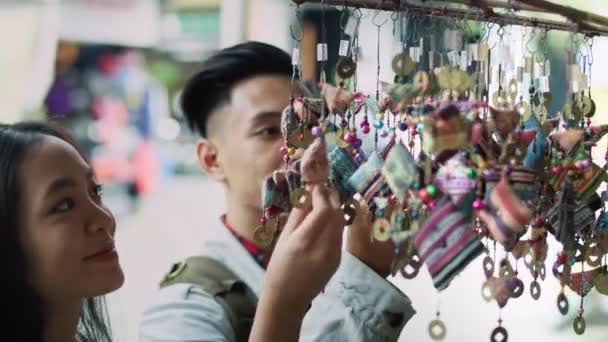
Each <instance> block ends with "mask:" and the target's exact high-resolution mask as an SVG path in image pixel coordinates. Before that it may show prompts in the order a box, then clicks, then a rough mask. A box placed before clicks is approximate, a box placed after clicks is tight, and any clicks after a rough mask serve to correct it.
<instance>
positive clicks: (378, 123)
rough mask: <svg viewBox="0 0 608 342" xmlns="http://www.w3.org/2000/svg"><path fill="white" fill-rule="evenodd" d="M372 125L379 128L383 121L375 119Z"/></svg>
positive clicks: (382, 125)
mask: <svg viewBox="0 0 608 342" xmlns="http://www.w3.org/2000/svg"><path fill="white" fill-rule="evenodd" d="M374 127H376V128H377V129H381V128H382V127H384V122H382V120H376V121H374Z"/></svg>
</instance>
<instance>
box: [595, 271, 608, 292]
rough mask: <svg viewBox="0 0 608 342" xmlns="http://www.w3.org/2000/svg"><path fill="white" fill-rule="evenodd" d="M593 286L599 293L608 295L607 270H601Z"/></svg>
mask: <svg viewBox="0 0 608 342" xmlns="http://www.w3.org/2000/svg"><path fill="white" fill-rule="evenodd" d="M593 285H594V286H595V289H596V290H597V292H599V293H600V294H603V295H608V272H607V271H606V269H603V270H601V271H600V272H599V273H598V274H597V275H596V276H595V277H594V278H593Z"/></svg>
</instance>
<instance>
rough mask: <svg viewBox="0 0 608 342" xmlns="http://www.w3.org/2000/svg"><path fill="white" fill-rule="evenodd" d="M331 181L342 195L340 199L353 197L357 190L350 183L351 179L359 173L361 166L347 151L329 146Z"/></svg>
mask: <svg viewBox="0 0 608 342" xmlns="http://www.w3.org/2000/svg"><path fill="white" fill-rule="evenodd" d="M328 149H329V152H328V156H327V158H328V159H329V172H330V179H331V180H332V181H333V184H334V185H335V186H336V187H337V189H338V192H339V193H340V199H342V200H344V199H346V198H350V197H352V195H354V193H355V189H354V188H353V187H352V186H351V184H350V183H349V181H348V180H349V178H350V177H352V175H353V174H354V173H355V172H356V171H357V168H358V167H359V164H358V163H357V162H356V161H355V160H354V159H353V158H352V153H349V152H348V150H347V149H344V148H340V147H337V146H333V145H330V146H328Z"/></svg>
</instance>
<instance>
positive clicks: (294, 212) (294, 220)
mask: <svg viewBox="0 0 608 342" xmlns="http://www.w3.org/2000/svg"><path fill="white" fill-rule="evenodd" d="M308 213H309V210H308V209H300V208H295V207H294V208H293V209H291V213H289V217H288V218H287V223H285V227H284V228H283V233H287V234H291V233H292V232H293V231H294V230H296V229H297V228H298V227H299V226H300V225H301V224H302V221H304V219H305V218H306V215H308Z"/></svg>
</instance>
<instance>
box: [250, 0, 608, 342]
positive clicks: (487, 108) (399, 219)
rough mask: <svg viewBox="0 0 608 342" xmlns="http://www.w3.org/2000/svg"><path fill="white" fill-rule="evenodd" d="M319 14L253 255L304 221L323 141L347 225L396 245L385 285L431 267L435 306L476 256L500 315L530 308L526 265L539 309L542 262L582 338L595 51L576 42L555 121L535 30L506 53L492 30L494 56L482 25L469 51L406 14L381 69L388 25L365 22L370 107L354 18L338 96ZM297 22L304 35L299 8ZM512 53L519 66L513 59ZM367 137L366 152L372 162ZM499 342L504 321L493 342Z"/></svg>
mask: <svg viewBox="0 0 608 342" xmlns="http://www.w3.org/2000/svg"><path fill="white" fill-rule="evenodd" d="M322 5H323V6H322V26H323V27H322V32H321V42H320V43H319V44H318V46H317V61H318V63H319V66H320V68H321V78H320V79H321V82H320V83H319V84H318V85H316V86H309V85H306V84H304V83H301V82H300V81H299V75H301V71H302V64H301V59H300V42H301V38H302V36H301V33H299V34H298V33H296V32H293V30H292V32H291V33H292V37H293V38H294V42H295V48H294V50H293V54H292V56H293V63H292V64H293V83H294V87H293V88H294V94H293V96H292V99H291V102H290V105H289V106H288V107H287V108H285V110H284V111H283V117H282V133H283V136H284V138H285V144H284V146H283V147H282V148H281V151H279V153H281V154H282V155H283V156H284V159H285V167H284V168H283V169H281V170H277V171H276V172H275V173H274V174H273V175H272V176H271V177H268V179H267V180H266V181H265V183H264V187H263V198H262V200H263V204H264V212H263V213H262V216H261V225H260V226H259V227H258V228H257V230H256V234H255V237H256V240H257V242H258V243H260V244H262V245H270V244H272V243H274V241H275V240H276V237H277V235H278V234H277V233H278V231H279V228H280V223H279V222H280V220H279V219H278V218H279V217H280V216H281V214H286V213H288V212H289V211H290V210H291V209H292V208H294V207H297V208H307V207H310V206H311V195H310V193H309V191H308V190H307V185H308V184H310V183H311V182H313V181H315V179H317V178H319V177H317V176H318V163H317V165H316V166H317V167H313V166H311V165H315V164H314V163H315V152H314V151H313V152H310V153H308V154H304V157H302V158H300V157H299V156H298V151H301V150H305V149H306V148H307V147H309V145H311V143H312V142H313V141H314V140H315V138H316V137H323V138H324V139H323V140H324V142H325V143H326V145H327V159H325V158H321V159H322V160H323V161H326V162H327V164H328V169H329V172H328V175H327V177H321V178H323V179H328V182H329V183H330V184H331V186H334V187H336V188H337V189H338V191H339V193H340V197H341V200H342V203H343V206H342V209H343V211H344V215H345V219H346V222H347V225H350V224H352V223H353V222H354V220H355V218H356V217H357V215H364V217H369V219H370V221H369V227H370V238H371V239H372V240H376V241H380V242H384V241H389V240H391V241H392V242H393V243H394V245H395V257H394V261H393V266H392V273H393V275H395V274H397V273H400V274H401V275H402V276H403V277H405V278H407V279H413V278H414V277H416V276H417V275H418V273H419V272H420V271H421V269H422V268H423V265H426V268H427V270H428V272H429V273H430V275H431V277H432V281H433V285H434V287H435V288H436V290H437V292H438V293H440V292H441V291H443V290H444V289H446V288H447V287H448V286H449V285H450V283H451V281H452V280H453V279H454V278H455V277H456V276H457V275H458V274H459V273H460V272H461V271H462V270H463V269H465V268H466V267H467V266H468V265H469V264H470V263H471V262H472V261H473V260H475V259H476V258H478V257H480V256H483V263H482V265H483V270H482V271H483V274H484V276H485V281H484V282H483V285H482V287H481V296H482V298H483V299H484V300H485V301H488V302H490V301H496V303H497V304H498V307H499V310H500V309H502V308H504V307H505V306H506V304H507V303H508V301H509V300H511V299H516V298H519V297H521V296H522V295H523V294H524V293H525V288H526V284H524V281H523V280H522V268H521V267H519V264H520V262H523V264H524V265H525V267H526V268H527V271H528V272H529V273H530V275H531V277H532V279H533V280H532V281H531V282H530V283H529V284H528V289H529V290H528V291H529V295H530V296H531V297H532V298H533V299H534V300H538V299H539V298H540V296H541V285H540V284H541V282H542V281H544V280H545V279H546V277H547V269H546V263H547V262H553V266H552V268H551V273H552V275H553V276H554V277H555V278H556V279H557V280H558V281H559V282H560V284H561V288H562V290H561V291H560V293H558V294H557V299H556V306H557V309H558V310H559V312H560V313H562V314H563V315H567V314H568V313H569V309H570V304H569V301H568V298H567V297H566V295H565V291H564V289H565V288H566V287H568V288H570V289H571V290H573V291H574V292H575V293H576V294H578V296H579V297H580V307H579V309H578V310H577V312H576V316H575V319H574V322H573V328H574V331H575V332H576V333H577V334H583V333H584V331H585V318H584V308H583V304H584V301H583V299H584V297H585V296H586V295H587V294H588V293H589V292H590V291H591V290H592V289H593V288H595V289H596V290H597V291H598V292H600V293H601V294H605V295H608V263H607V261H606V258H607V254H608V214H607V213H606V209H605V202H606V200H607V199H608V193H607V192H602V193H601V195H598V191H599V188H600V186H601V185H602V184H603V183H604V182H605V181H607V180H608V173H607V169H608V152H607V154H606V163H605V164H604V166H603V167H600V166H599V165H597V164H596V163H595V162H594V161H593V160H592V157H591V150H592V148H593V147H594V146H595V145H596V143H597V142H598V141H599V140H600V139H601V138H602V137H603V136H604V135H605V134H606V133H607V132H608V125H600V126H595V125H592V122H591V117H593V115H594V113H595V111H596V106H595V102H594V100H593V97H592V93H591V84H590V75H591V67H592V64H593V39H592V38H591V37H584V38H583V39H581V38H580V37H579V35H578V34H574V33H573V34H572V35H571V38H570V41H571V48H570V49H569V51H568V71H567V76H568V85H569V87H568V88H569V90H568V101H567V103H566V105H565V106H564V108H563V110H562V111H560V112H559V113H556V114H555V115H551V114H550V113H549V111H548V108H549V106H550V104H551V102H552V93H551V89H550V86H549V84H550V82H549V79H550V76H551V67H550V63H549V59H548V54H547V35H548V34H549V32H548V29H546V28H545V29H543V28H539V27H540V26H539V27H535V28H531V29H529V30H528V31H527V33H526V34H525V35H523V36H520V39H521V41H520V44H519V45H518V46H513V45H512V44H510V40H512V38H513V37H514V36H516V35H510V34H509V32H510V27H508V26H505V25H501V26H498V28H497V29H496V30H494V31H495V36H496V37H497V41H496V42H495V44H494V45H491V44H490V39H489V38H490V36H491V34H490V31H492V27H493V26H492V24H489V23H485V24H483V25H482V27H483V29H482V34H481V35H480V36H479V37H477V38H474V39H471V38H470V37H467V36H466V35H465V31H466V30H467V26H466V23H465V22H462V23H458V22H457V21H455V20H451V21H449V20H448V25H447V28H445V29H444V30H443V32H442V33H443V35H442V37H441V38H442V39H438V38H437V37H436V34H435V32H434V29H435V26H433V29H431V30H426V31H422V30H416V25H413V24H412V23H414V22H416V21H419V22H421V21H423V20H426V21H425V22H426V23H428V22H429V21H432V20H433V18H430V19H429V18H428V17H425V16H424V15H421V14H420V10H419V9H418V10H417V11H418V12H416V10H412V11H410V9H411V8H409V7H407V6H406V7H399V11H398V12H394V13H393V14H392V15H391V16H390V19H391V21H392V23H393V25H394V30H393V31H394V32H398V40H399V42H400V51H399V52H398V53H397V54H396V55H395V56H392V58H387V56H382V54H381V51H382V49H381V46H380V36H381V29H382V27H384V26H385V25H386V24H387V23H388V22H389V20H388V19H389V18H386V17H385V18H386V19H384V20H382V19H380V16H379V15H378V14H377V13H376V14H375V15H373V16H372V18H371V21H372V23H373V25H374V26H375V27H376V28H377V36H378V42H377V46H376V56H375V57H376V62H377V69H376V92H375V94H373V95H366V94H363V93H361V92H359V91H358V89H357V72H358V71H357V65H358V58H359V48H360V47H359V43H360V42H359V28H360V23H361V21H362V20H363V19H364V16H363V13H362V11H361V10H360V9H358V8H355V9H353V10H349V9H348V8H347V7H346V6H344V9H343V12H342V13H343V15H342V16H343V17H342V18H341V25H340V37H341V40H340V46H339V53H338V54H339V60H338V63H337V66H336V70H335V73H336V84H337V85H336V86H334V85H331V84H329V83H327V81H326V79H327V77H326V72H328V71H327V70H326V62H327V60H328V46H327V41H326V32H325V31H326V28H325V7H326V4H324V3H323V2H322ZM414 9H416V8H414ZM412 13H414V14H412ZM416 13H418V14H416ZM296 17H297V18H298V20H299V22H300V24H301V17H302V13H301V8H300V5H298V6H297V8H296ZM435 19H436V18H435ZM436 20H438V19H436ZM541 26H542V25H541ZM437 27H439V26H437ZM494 28H496V27H494ZM522 32H523V31H522ZM534 38H537V40H538V47H537V48H536V49H533V48H531V46H532V44H531V42H532V41H533V39H534ZM438 41H439V42H442V43H443V44H442V45H443V46H442V47H440V46H438V45H440V44H438ZM517 50H520V51H517ZM516 52H519V53H520V54H521V55H522V58H520V59H516V58H514V56H515V55H517V53H516ZM387 66H390V67H391V69H392V71H393V73H394V74H395V78H394V82H393V83H384V82H381V81H380V74H381V70H382V68H384V67H387ZM366 135H370V137H373V141H374V144H373V145H374V147H373V149H372V150H371V151H368V152H367V153H366V152H365V151H364V150H363V146H362V144H363V139H362V138H363V137H365V136H366ZM321 159H319V160H321ZM315 170H316V171H315ZM273 220H276V223H272V224H271V223H270V222H275V221H273ZM550 236H553V238H555V239H556V240H557V241H558V242H560V243H561V246H562V250H561V251H560V253H559V255H558V256H557V257H556V259H555V260H550V259H549V257H548V255H547V250H548V243H547V239H548V238H549V237H550ZM499 256H500V257H499ZM548 259H549V260H548ZM428 330H429V334H430V337H431V338H432V339H433V340H436V341H439V340H443V339H444V338H445V337H446V335H447V327H446V325H445V324H444V323H443V321H442V320H441V312H440V308H439V305H438V309H437V317H436V318H435V319H434V320H432V321H431V322H430V324H429V327H428ZM507 340H508V332H507V329H506V328H505V326H504V325H503V321H502V318H501V315H500V311H499V314H498V320H497V326H496V328H495V329H494V330H493V331H492V332H491V341H503V342H506V341H507Z"/></svg>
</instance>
